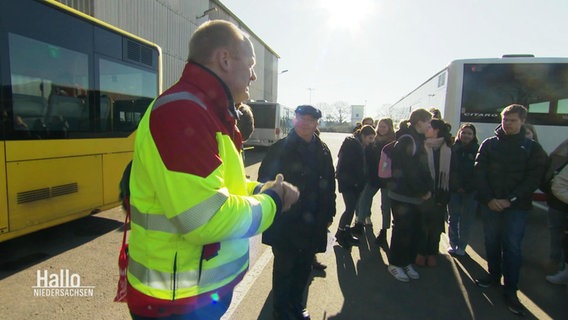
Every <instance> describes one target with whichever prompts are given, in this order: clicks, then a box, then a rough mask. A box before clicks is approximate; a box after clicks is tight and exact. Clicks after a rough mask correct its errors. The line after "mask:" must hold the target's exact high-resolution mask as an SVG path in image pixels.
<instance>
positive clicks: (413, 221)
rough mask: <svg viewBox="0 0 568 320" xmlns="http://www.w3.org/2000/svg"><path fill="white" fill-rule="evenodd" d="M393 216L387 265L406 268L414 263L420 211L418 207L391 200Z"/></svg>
mask: <svg viewBox="0 0 568 320" xmlns="http://www.w3.org/2000/svg"><path fill="white" fill-rule="evenodd" d="M391 208H392V216H393V226H392V236H391V243H390V254H389V263H390V264H391V265H395V266H397V267H406V266H407V265H409V264H411V263H414V260H415V259H416V253H417V251H418V241H419V240H418V239H419V238H418V237H419V235H420V209H419V207H418V205H415V204H410V203H404V202H400V201H396V200H393V199H391Z"/></svg>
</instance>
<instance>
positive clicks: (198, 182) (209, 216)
mask: <svg viewBox="0 0 568 320" xmlns="http://www.w3.org/2000/svg"><path fill="white" fill-rule="evenodd" d="M233 105H234V104H233V101H232V98H231V94H230V93H229V90H228V89H227V87H226V86H225V85H224V83H223V82H222V81H221V80H220V79H219V78H218V77H216V76H215V75H214V74H213V73H212V72H211V71H209V70H208V69H206V68H205V67H203V66H200V65H197V64H195V63H191V62H190V63H188V64H187V65H186V67H185V69H184V72H183V75H182V77H181V79H180V81H179V82H178V83H177V84H175V85H174V86H173V87H171V88H170V89H168V90H167V91H166V92H164V93H163V94H162V95H161V96H160V97H158V98H157V99H156V100H155V101H154V102H153V103H152V104H151V105H150V107H149V109H148V111H147V112H146V113H145V114H144V116H143V117H142V119H141V121H140V124H139V126H138V129H137V133H136V141H135V148H134V157H133V162H132V172H131V176H130V192H131V194H130V203H131V214H132V223H131V232H130V238H129V264H128V282H129V285H130V288H129V290H130V291H129V296H128V298H127V299H128V303H129V307H130V309H131V311H133V312H134V313H135V314H138V315H142V316H144V315H156V314H155V313H152V312H144V311H143V310H146V309H148V308H150V309H155V308H165V309H164V310H165V311H164V312H161V313H159V314H158V315H166V314H168V313H171V312H174V313H175V312H177V311H172V310H168V308H169V307H172V306H174V309H175V307H179V308H182V309H183V310H187V308H185V307H184V305H186V304H188V303H189V304H191V303H195V301H197V300H199V299H201V298H203V299H201V300H200V301H201V302H200V303H203V301H205V303H207V301H213V300H215V297H216V293H217V292H221V291H223V290H224V291H227V290H229V291H230V290H232V287H233V286H234V285H235V284H236V283H235V282H238V280H239V277H242V275H243V274H244V272H246V270H247V268H248V263H249V249H248V248H249V243H248V241H249V240H248V238H249V237H251V236H253V235H255V234H259V233H261V232H263V231H264V230H265V229H267V228H268V227H269V226H270V225H271V223H272V221H273V218H274V216H275V214H276V212H277V211H279V210H280V206H281V204H280V199H279V198H278V196H277V195H276V194H275V193H274V192H272V191H270V190H269V191H268V192H266V193H260V194H254V191H255V189H256V190H258V189H259V188H258V187H259V184H258V183H257V182H250V181H248V180H247V179H246V176H245V169H244V165H243V160H242V155H241V150H242V142H241V135H240V133H239V131H238V129H236V126H235V117H234V115H233V113H232V112H231V110H232V109H234V107H233ZM132 294H134V298H132ZM196 299H197V300H196ZM131 300H132V301H131ZM161 301H163V302H164V303H161ZM179 308H178V309H176V310H179ZM184 308H185V309H184ZM170 309H171V308H170Z"/></svg>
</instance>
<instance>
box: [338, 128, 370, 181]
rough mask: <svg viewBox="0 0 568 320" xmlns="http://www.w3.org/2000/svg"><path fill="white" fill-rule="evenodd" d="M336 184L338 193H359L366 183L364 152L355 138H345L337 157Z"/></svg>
mask: <svg viewBox="0 0 568 320" xmlns="http://www.w3.org/2000/svg"><path fill="white" fill-rule="evenodd" d="M337 157H338V160H337V173H336V175H337V182H338V184H339V192H345V191H348V190H352V191H355V192H361V191H362V190H363V187H364V186H365V183H366V182H367V175H366V173H367V165H366V161H365V151H364V150H363V145H362V144H361V141H360V140H359V138H357V137H356V136H349V137H347V138H345V140H344V141H343V144H342V145H341V148H340V149H339V154H338V155H337Z"/></svg>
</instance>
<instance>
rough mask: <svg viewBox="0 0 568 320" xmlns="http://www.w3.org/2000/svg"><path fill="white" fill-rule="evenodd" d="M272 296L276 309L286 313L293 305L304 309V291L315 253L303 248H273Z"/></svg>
mask: <svg viewBox="0 0 568 320" xmlns="http://www.w3.org/2000/svg"><path fill="white" fill-rule="evenodd" d="M272 253H273V254H274V268H273V270H272V296H273V303H274V311H275V312H279V313H286V312H287V311H288V310H289V309H290V308H291V307H292V308H295V309H300V310H301V309H304V308H305V305H304V301H303V298H304V291H305V290H306V287H307V286H308V281H309V279H310V272H311V271H312V261H313V260H314V257H315V254H314V253H313V252H306V251H302V250H293V251H284V250H279V249H276V248H274V247H273V248H272Z"/></svg>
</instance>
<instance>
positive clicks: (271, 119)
mask: <svg viewBox="0 0 568 320" xmlns="http://www.w3.org/2000/svg"><path fill="white" fill-rule="evenodd" d="M247 104H248V105H249V106H250V107H251V109H252V113H253V116H254V131H253V133H252V135H251V136H250V138H248V140H247V141H245V145H246V146H256V147H268V146H271V145H272V144H273V143H274V142H276V141H278V140H280V139H282V138H284V137H286V136H287V135H288V132H290V130H291V129H292V127H293V124H292V123H293V121H294V110H292V109H290V108H288V107H285V106H283V105H281V104H279V103H276V102H267V101H249V102H247Z"/></svg>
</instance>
